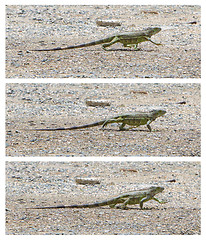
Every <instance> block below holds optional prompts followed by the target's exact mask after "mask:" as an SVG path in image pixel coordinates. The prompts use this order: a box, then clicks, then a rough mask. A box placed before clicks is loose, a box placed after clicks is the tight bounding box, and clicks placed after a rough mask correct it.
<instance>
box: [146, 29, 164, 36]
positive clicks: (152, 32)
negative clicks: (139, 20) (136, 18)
mask: <svg viewBox="0 0 206 240" xmlns="http://www.w3.org/2000/svg"><path fill="white" fill-rule="evenodd" d="M160 31H161V28H159V27H149V28H147V29H145V33H146V35H147V36H148V37H151V36H152V35H154V34H156V33H158V32H160Z"/></svg>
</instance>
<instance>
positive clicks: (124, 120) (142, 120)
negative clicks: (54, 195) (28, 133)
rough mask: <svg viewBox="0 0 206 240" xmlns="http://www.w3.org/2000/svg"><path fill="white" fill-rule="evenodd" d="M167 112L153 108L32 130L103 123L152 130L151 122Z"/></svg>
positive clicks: (80, 127)
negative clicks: (145, 127)
mask: <svg viewBox="0 0 206 240" xmlns="http://www.w3.org/2000/svg"><path fill="white" fill-rule="evenodd" d="M165 113H166V111H165V110H162V109H158V110H151V111H149V112H136V113H134V114H123V115H118V116H115V117H112V118H109V119H106V120H102V121H98V122H94V123H91V124H86V125H81V126H74V127H68V128H41V129H33V130H32V131H64V130H75V129H83V128H90V127H95V126H100V125H102V128H104V127H105V126H107V125H108V124H111V123H121V125H120V127H119V130H129V129H131V128H135V127H139V126H140V125H146V126H147V128H148V129H149V131H150V132H151V131H152V128H151V126H150V123H152V122H153V121H154V120H155V119H157V118H158V117H161V116H163V115H164V114H165ZM125 125H129V126H131V127H129V128H128V129H125V128H124V127H125Z"/></svg>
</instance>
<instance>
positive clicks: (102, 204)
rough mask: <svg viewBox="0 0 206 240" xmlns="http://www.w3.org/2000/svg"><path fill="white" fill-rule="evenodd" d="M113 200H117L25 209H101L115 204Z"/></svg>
mask: <svg viewBox="0 0 206 240" xmlns="http://www.w3.org/2000/svg"><path fill="white" fill-rule="evenodd" d="M115 200H116V201H118V199H110V200H106V201H103V202H96V203H91V204H82V205H76V204H75V205H59V206H51V207H49V206H48V207H34V208H27V209H58V208H95V207H101V206H106V205H110V204H115Z"/></svg>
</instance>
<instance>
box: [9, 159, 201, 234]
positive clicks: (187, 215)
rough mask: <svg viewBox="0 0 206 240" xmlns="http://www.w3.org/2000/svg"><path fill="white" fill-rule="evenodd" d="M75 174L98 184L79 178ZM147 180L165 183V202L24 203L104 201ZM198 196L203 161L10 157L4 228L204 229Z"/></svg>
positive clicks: (47, 231) (120, 231)
mask: <svg viewBox="0 0 206 240" xmlns="http://www.w3.org/2000/svg"><path fill="white" fill-rule="evenodd" d="M77 177H82V178H88V177H89V178H91V177H92V178H95V179H99V180H100V184H97V185H80V184H76V183H75V178H77ZM171 180H173V181H171ZM145 184H146V185H147V184H153V185H154V184H158V185H161V186H164V187H165V190H164V191H163V192H162V193H160V194H158V195H157V198H158V199H160V200H164V201H167V203H165V204H159V203H157V202H155V201H148V202H146V203H145V205H144V207H145V209H143V210H140V208H139V206H138V205H134V206H129V210H121V209H111V208H109V207H108V206H105V207H98V208H92V209H85V208H83V209H50V210H48V209H47V210H26V209H25V208H27V207H35V206H38V205H41V206H56V205H62V204H64V205H71V204H81V203H92V202H95V201H102V200H105V199H107V198H111V197H113V196H115V195H118V194H119V193H120V192H127V191H130V190H135V189H137V188H138V186H143V185H145ZM200 199H201V193H200V162H184V161H181V162H176V161H173V162H158V161H157V162H153V161H150V162H146V161H144V162H143V161H139V162H126V161H121V162H115V161H111V162H109V161H96V162H92V161H89V162H84V161H83V162H78V161H77V162H69V161H68V162H54V161H50V162H46V161H44V162H43V161H40V162H36V161H25V162H23V161H20V162H18V161H17V162H12V161H11V162H7V163H6V234H23V235H25V234H58V235H62V234H72V235H73V234H85V235H86V234H91V235H92V234H131V235H132V234H136V235H139V234H163V235H165V234H170V235H172V234H178V235H192V234H200V231H201V230H200V225H201V223H200V221H201V216H200V207H201V205H200Z"/></svg>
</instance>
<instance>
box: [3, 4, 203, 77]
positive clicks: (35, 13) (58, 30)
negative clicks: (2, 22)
mask: <svg viewBox="0 0 206 240" xmlns="http://www.w3.org/2000/svg"><path fill="white" fill-rule="evenodd" d="M200 17H201V14H200V6H197V5H196V6H191V5H187V6H186V5H183V6H181V5H159V6H156V5H151V6H150V5H145V6H138V5H135V6H129V5H121V6H118V5H117V6H112V5H110V6H106V5H105V6H101V5H100V6H95V5H93V6H72V5H70V6H69V5H68V6H40V5H39V6H34V5H33V6H31V5H28V6H26V5H24V6H18V5H15V6H12V5H10V6H7V8H6V77H7V78H70V77H72V78H200V76H201V75H200V74H201V73H200V71H201V69H200V64H201V57H200V43H201V36H200V34H201V22H200ZM97 19H104V20H108V19H114V20H116V21H119V22H120V23H121V26H118V27H99V26H97V25H96V20H97ZM150 26H153V27H154V26H160V27H161V28H162V31H161V32H160V33H158V34H156V35H155V36H153V37H152V39H153V40H154V41H155V42H161V43H162V44H163V45H162V46H156V45H154V44H152V43H151V42H145V43H141V44H140V47H141V51H133V50H130V49H126V48H124V49H122V46H121V45H119V44H115V45H113V46H112V47H111V48H112V49H113V50H115V51H109V52H105V51H104V50H102V49H101V47H100V45H98V46H94V47H89V48H83V49H72V50H67V51H56V52H32V51H29V50H33V49H42V48H54V47H60V46H68V45H74V44H81V43H86V42H90V41H94V40H99V39H102V38H105V37H108V36H110V35H113V34H116V33H119V32H125V31H130V32H131V31H135V30H140V29H143V28H146V27H150Z"/></svg>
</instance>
